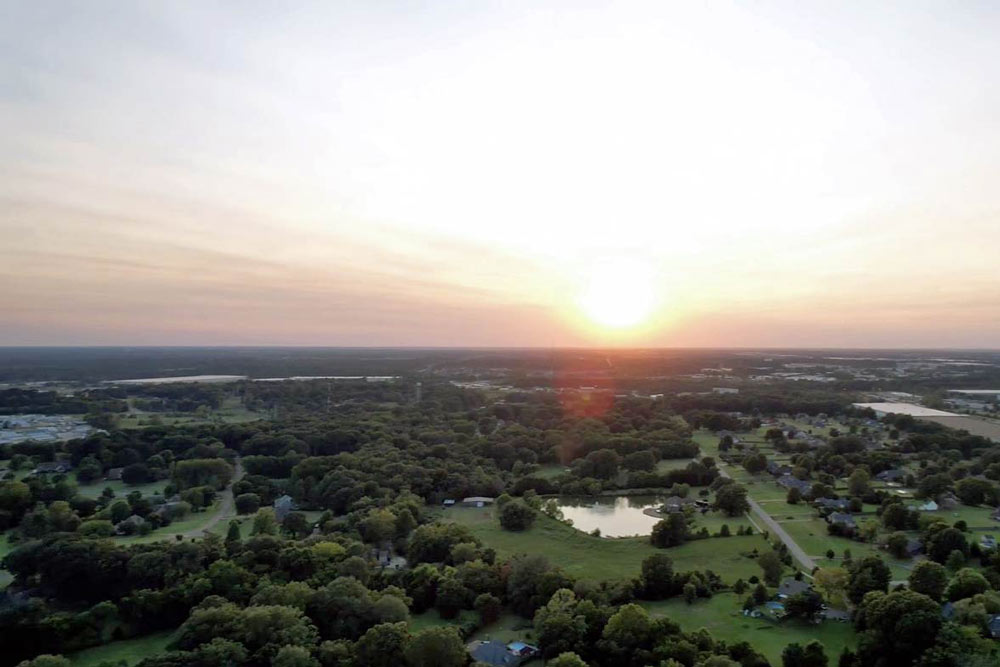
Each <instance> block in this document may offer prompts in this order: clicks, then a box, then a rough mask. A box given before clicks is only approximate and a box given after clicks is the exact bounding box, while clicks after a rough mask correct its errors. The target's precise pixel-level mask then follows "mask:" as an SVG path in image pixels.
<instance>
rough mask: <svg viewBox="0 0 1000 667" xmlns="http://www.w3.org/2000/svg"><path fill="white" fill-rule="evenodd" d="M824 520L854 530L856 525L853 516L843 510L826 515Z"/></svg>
mask: <svg viewBox="0 0 1000 667" xmlns="http://www.w3.org/2000/svg"><path fill="white" fill-rule="evenodd" d="M826 522H827V523H829V524H833V525H835V526H840V527H841V528H847V529H850V530H855V529H856V528H857V527H858V525H857V524H856V523H854V517H853V516H851V515H850V514H846V513H844V512H834V513H833V514H831V515H829V516H828V517H826Z"/></svg>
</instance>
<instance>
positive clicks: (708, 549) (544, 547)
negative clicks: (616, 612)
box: [442, 507, 767, 583]
mask: <svg viewBox="0 0 1000 667" xmlns="http://www.w3.org/2000/svg"><path fill="white" fill-rule="evenodd" d="M442 518H443V519H444V520H445V521H454V522H456V523H460V524H463V525H466V526H468V527H469V528H470V529H471V530H472V532H473V534H474V535H476V537H478V538H479V539H481V540H482V541H483V543H484V544H485V545H486V546H489V547H493V548H494V549H496V551H497V554H498V555H499V557H500V558H509V557H511V556H514V555H517V554H522V553H527V554H540V555H543V556H545V557H547V558H548V559H549V560H550V561H551V562H552V563H553V564H555V565H558V566H560V567H561V568H562V569H563V570H564V571H566V573H568V574H570V575H572V576H573V577H575V578H577V579H581V580H586V581H593V582H600V581H612V580H620V579H630V578H632V577H635V576H637V575H638V574H639V572H640V569H641V565H642V561H643V559H645V558H646V557H647V556H650V555H652V554H654V553H665V554H667V555H668V556H670V557H671V558H672V559H673V561H674V569H675V570H678V571H684V570H704V569H711V570H713V571H714V572H716V573H718V574H719V575H721V576H722V577H723V579H724V580H725V581H728V582H730V583H732V582H734V581H736V579H739V578H744V579H746V578H748V577H750V576H752V575H754V574H756V575H759V574H760V568H759V567H758V566H757V562H756V561H755V560H754V559H751V558H747V557H746V556H744V555H743V554H744V553H748V552H750V551H752V550H753V549H754V548H756V549H758V550H759V551H763V550H765V549H766V548H767V544H766V542H765V541H764V539H763V537H761V536H759V535H753V536H743V537H726V538H711V539H706V540H695V541H693V542H688V543H687V544H684V545H682V546H680V547H674V548H672V549H665V550H662V549H656V548H655V547H653V546H652V545H650V544H649V541H648V540H647V539H646V538H635V537H632V538H621V539H606V538H600V537H592V536H590V535H587V534H586V533H583V532H581V531H579V530H576V529H575V528H572V527H571V526H567V525H566V524H564V523H560V522H558V521H556V520H554V519H551V518H549V517H547V516H544V515H539V516H538V519H537V520H536V521H535V525H534V526H533V527H532V528H531V529H529V530H526V531H524V532H520V533H515V532H510V531H506V530H503V529H502V528H500V524H499V523H498V522H497V520H496V519H495V518H494V517H493V510H492V509H491V508H474V507H455V508H452V509H449V510H447V511H446V512H444V513H443V515H442ZM734 525H735V522H734V523H733V524H731V527H732V526H734Z"/></svg>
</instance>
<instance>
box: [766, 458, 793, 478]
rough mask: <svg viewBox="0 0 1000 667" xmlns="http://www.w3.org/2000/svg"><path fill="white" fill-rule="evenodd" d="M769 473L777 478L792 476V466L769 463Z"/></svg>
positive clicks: (775, 462) (774, 462)
mask: <svg viewBox="0 0 1000 667" xmlns="http://www.w3.org/2000/svg"><path fill="white" fill-rule="evenodd" d="M767 471H768V472H769V473H771V474H772V475H774V476H775V477H782V476H783V475H791V474H792V466H790V465H785V464H782V463H778V462H777V461H768V462H767Z"/></svg>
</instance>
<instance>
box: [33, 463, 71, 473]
mask: <svg viewBox="0 0 1000 667" xmlns="http://www.w3.org/2000/svg"><path fill="white" fill-rule="evenodd" d="M72 469H73V465H72V464H71V463H70V462H69V461H51V462H47V463H39V464H38V465H37V466H35V469H34V470H32V471H31V474H32V475H62V474H65V473H67V472H69V471H70V470H72Z"/></svg>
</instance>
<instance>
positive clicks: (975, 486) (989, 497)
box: [955, 477, 1000, 506]
mask: <svg viewBox="0 0 1000 667" xmlns="http://www.w3.org/2000/svg"><path fill="white" fill-rule="evenodd" d="M955 495H956V496H958V499H959V500H961V501H962V502H963V503H965V504H966V505H973V506H975V505H990V506H992V505H996V504H997V502H998V501H1000V493H998V491H997V487H996V485H995V484H994V483H993V482H990V481H989V480H985V479H979V478H978V477H966V478H964V479H960V480H958V482H956V483H955Z"/></svg>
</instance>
